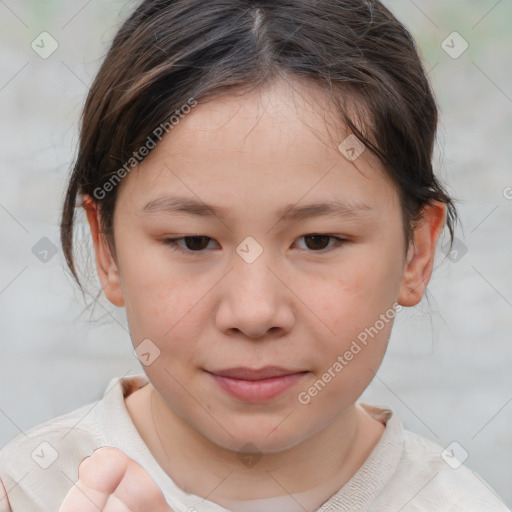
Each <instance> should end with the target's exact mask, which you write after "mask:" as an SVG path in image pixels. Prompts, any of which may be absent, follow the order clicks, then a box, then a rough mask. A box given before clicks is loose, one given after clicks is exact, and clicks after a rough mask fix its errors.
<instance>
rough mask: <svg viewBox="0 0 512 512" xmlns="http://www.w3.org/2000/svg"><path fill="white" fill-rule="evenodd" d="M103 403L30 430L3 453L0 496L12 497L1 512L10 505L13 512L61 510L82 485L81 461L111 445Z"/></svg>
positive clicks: (12, 442)
mask: <svg viewBox="0 0 512 512" xmlns="http://www.w3.org/2000/svg"><path fill="white" fill-rule="evenodd" d="M99 402H100V401H97V402H94V403H91V404H88V405H85V406H83V407H80V408H79V409H76V410H74V411H72V412H69V413H67V414H64V415H62V416H58V417H56V418H53V419H51V420H48V421H45V422H43V423H40V424H39V425H36V426H34V427H32V428H29V429H27V430H26V431H24V432H23V433H21V434H19V435H17V436H16V437H15V438H14V439H12V440H11V441H9V442H8V443H7V444H6V445H5V446H4V447H3V448H2V449H1V450H0V496H1V493H2V491H3V492H4V494H6V495H7V496H8V498H7V499H6V498H5V497H4V499H3V500H2V501H1V502H0V512H4V511H9V508H8V504H9V503H10V507H11V508H12V510H13V511H14V512H17V511H18V510H19V511H23V510H31V512H37V511H43V510H44V511H47V510H58V508H59V505H60V504H61V503H62V501H63V499H64V497H65V495H66V494H67V492H68V491H69V489H71V487H72V486H73V485H74V483H75V482H76V481H77V480H78V466H79V465H80V462H81V461H82V460H83V459H84V458H86V457H88V456H89V455H91V453H92V452H93V451H94V450H95V449H96V448H99V447H100V446H104V445H107V444H108V436H107V435H106V433H105V432H104V429H102V425H101V421H99V420H100V418H98V414H96V412H97V411H96V410H95V409H96V406H97V405H98V403H99ZM2 484H3V488H4V489H2ZM2 507H4V508H2ZM5 507H7V508H5Z"/></svg>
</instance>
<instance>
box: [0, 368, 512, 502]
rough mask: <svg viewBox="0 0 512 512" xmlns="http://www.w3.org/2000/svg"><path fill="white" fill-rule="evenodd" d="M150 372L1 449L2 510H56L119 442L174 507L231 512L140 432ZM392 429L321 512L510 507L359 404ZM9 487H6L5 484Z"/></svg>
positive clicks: (392, 420)
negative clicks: (205, 495) (83, 469)
mask: <svg viewBox="0 0 512 512" xmlns="http://www.w3.org/2000/svg"><path fill="white" fill-rule="evenodd" d="M147 382H148V381H147V378H146V376H144V375H137V376H133V377H126V378H116V379H113V380H112V381H111V382H110V384H109V385H108V387H107V389H106V391H105V393H104V396H103V398H102V399H101V400H98V401H97V402H94V403H92V404H89V405H86V406H84V407H81V408H79V409H77V410H75V411H73V412H70V413H68V414H65V415H63V416H59V417H57V418H54V419H51V420H49V421H46V422H44V423H41V424H40V425H37V426H35V427H32V428H31V429H29V430H27V431H25V432H24V433H22V434H20V435H18V436H17V437H16V438H14V439H13V440H12V441H10V442H9V443H7V444H6V445H5V446H4V448H3V449H2V450H1V451H0V512H57V510H58V509H59V506H60V504H61V503H62V501H63V500H64V498H65V496H66V494H67V493H68V491H69V490H70V489H71V488H72V487H73V485H74V483H75V482H76V481H77V479H78V466H79V465H80V462H81V461H82V460H83V459H84V458H85V457H88V456H89V455H90V454H91V453H92V452H93V451H94V450H95V449H96V448H99V447H101V446H115V447H117V448H119V449H121V450H122V451H123V452H125V453H126V454H127V455H128V456H129V457H131V458H132V459H134V460H136V461H137V462H139V463H140V464H141V465H142V466H143V467H144V468H145V469H146V470H147V471H148V473H149V474H150V475H151V476H152V478H153V479H154V480H155V482H156V483H157V484H158V486H159V487H160V489H162V492H163V493H164V496H165V498H166V500H167V502H168V503H169V506H170V507H171V508H172V509H173V510H174V511H175V512H230V511H228V510H227V509H226V508H224V507H221V506H220V505H218V504H216V503H213V502H211V501H208V500H204V499H202V498H201V497H199V496H195V495H191V494H187V493H185V492H184V491H183V490H181V489H180V488H179V487H178V486H177V485H176V484H175V483H174V482H173V480H172V479H171V478H170V477H169V476H168V475H167V474H166V473H165V472H164V471H163V469H162V468H161V467H160V466H159V464H158V463H157V462H156V460H155V459H154V457H153V456H152V454H151V452H150V451H149V449H148V448H147V446H146V445H145V443H144V441H143V440H142V438H141V437H140V435H139V433H138V432H137V430H136V428H135V426H134V424H133V422H132V420H131V417H130V415H129V414H128V411H127V409H126V406H125V402H124V398H125V397H126V396H128V395H129V394H130V393H132V392H133V391H135V390H136V389H139V388H140V387H142V386H144V385H145V384H147ZM360 405H361V406H362V407H364V409H365V410H366V411H368V412H369V413H370V414H371V415H372V416H373V417H374V418H376V419H377V420H379V421H381V422H382V423H383V424H384V425H385V426H386V429H385V431H384V433H383V435H382V437H381V439H380V440H379V442H378V444H377V445H376V446H375V448H374V449H373V451H372V452H371V454H370V455H369V457H368V458H367V459H366V461H365V462H364V464H363V465H362V466H361V468H360V469H359V470H358V471H357V473H356V474H355V475H354V476H353V477H352V478H351V479H350V481H349V482H347V483H346V484H345V485H344V486H343V487H342V488H341V489H340V490H339V491H338V492H337V493H336V494H334V495H333V496H332V497H331V498H330V499H329V500H327V501H326V502H325V503H324V504H323V505H322V506H321V507H320V508H318V509H317V510H316V512H334V511H338V512H363V511H364V512H385V511H392V512H398V511H400V512H427V511H428V512H433V511H443V512H473V511H475V512H476V511H478V512H509V511H508V508H507V507H506V506H505V505H504V504H503V502H502V501H501V500H500V499H499V498H498V497H497V496H496V495H495V494H494V492H493V491H492V490H491V489H490V488H489V487H488V486H487V484H485V483H484V482H483V481H482V480H481V479H480V477H479V476H477V475H476V474H475V473H473V472H472V471H470V470H469V469H468V468H467V467H465V466H464V465H460V463H459V462H458V461H457V460H456V459H454V458H453V457H452V456H451V454H450V453H448V456H447V453H446V452H445V453H444V455H443V457H442V456H441V454H442V452H443V448H442V447H441V446H439V445H437V444H436V443H434V442H432V441H430V440H428V439H426V438H423V437H421V436H419V435H417V434H414V433H412V432H409V431H407V430H405V429H404V428H403V426H402V423H401V422H400V420H399V419H398V417H397V416H396V414H395V413H394V412H393V411H392V410H390V409H389V408H383V407H376V406H372V405H368V404H364V403H361V402H360ZM2 484H3V485H2ZM294 498H295V499H292V497H290V496H282V497H277V498H272V499H268V500H265V499H262V500H254V501H248V502H243V503H241V504H240V507H239V508H238V507H237V509H236V512H298V511H300V512H303V511H304V509H303V508H301V507H300V495H294Z"/></svg>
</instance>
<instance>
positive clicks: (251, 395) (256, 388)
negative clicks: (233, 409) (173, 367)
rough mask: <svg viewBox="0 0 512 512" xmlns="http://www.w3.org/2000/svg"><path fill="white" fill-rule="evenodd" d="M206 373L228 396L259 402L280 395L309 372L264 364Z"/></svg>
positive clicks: (253, 402)
mask: <svg viewBox="0 0 512 512" xmlns="http://www.w3.org/2000/svg"><path fill="white" fill-rule="evenodd" d="M206 373H208V374H209V375H210V376H211V377H212V379H213V380H214V382H215V383H216V384H217V385H218V386H219V387H220V389H222V390H223V391H224V392H226V393H228V394H229V395H230V396H232V397H235V398H237V399H238V400H241V401H244V402H248V403H252V404H260V403H264V402H268V401H269V400H272V399H273V398H276V397H278V396H279V395H282V394H283V393H284V392H285V391H287V390H289V389H290V388H291V387H293V386H295V385H296V384H297V383H298V382H299V381H300V380H301V379H302V378H303V377H304V375H306V374H307V373H309V372H308V371H306V370H294V369H287V368H282V367H279V366H266V367H264V368H260V369H253V368H246V367H239V368H229V369H225V370H218V371H217V370H216V371H207V372H206Z"/></svg>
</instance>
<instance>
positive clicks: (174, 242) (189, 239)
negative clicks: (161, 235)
mask: <svg viewBox="0 0 512 512" xmlns="http://www.w3.org/2000/svg"><path fill="white" fill-rule="evenodd" d="M181 240H183V241H185V246H186V248H185V249H184V248H183V247H182V246H181V245H179V244H178V242H179V241H181ZM208 240H212V239H211V238H209V237H207V236H200V235H198V236H183V237H181V238H166V239H165V240H162V241H161V243H162V244H164V245H168V246H171V248H172V249H176V250H178V251H182V252H192V253H194V252H202V251H203V250H204V249H205V248H206V246H207V245H208ZM205 241H206V245H205Z"/></svg>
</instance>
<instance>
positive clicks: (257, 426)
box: [198, 414, 311, 454]
mask: <svg viewBox="0 0 512 512" xmlns="http://www.w3.org/2000/svg"><path fill="white" fill-rule="evenodd" d="M290 416H291V415H290ZM283 418H286V414H283V415H281V416H280V418H279V419H275V418H272V420H269V419H268V418H260V419H256V418H255V417H254V416H248V417H246V418H244V419H237V421H236V422H233V421H232V420H231V421H225V422H222V421H221V420H220V418H219V423H221V424H222V425H223V426H224V427H225V430H224V429H222V428H215V431H211V430H210V431H208V432H207V431H205V430H204V427H205V424H204V423H203V424H202V425H201V427H202V428H199V429H198V431H199V433H200V434H201V435H202V436H203V437H206V438H207V439H208V440H209V441H210V442H212V443H214V444H216V445H217V446H220V447H222V448H224V449H226V450H230V451H233V452H246V451H247V452H249V451H254V452H257V453H261V454H265V453H268V454H271V453H280V452H283V451H286V450H289V449H291V448H293V447H294V446H296V445H298V444H300V443H301V442H302V441H304V440H305V439H307V438H308V437H309V435H311V433H309V432H305V431H304V432H301V431H299V430H298V429H297V425H296V422H294V423H293V424H292V423H291V422H289V423H288V424H287V425H286V426H285V425H284V423H286V421H287V420H284V421H283ZM216 425H217V424H216ZM217 427H218V425H217ZM226 431H227V432H226ZM228 432H229V434H228ZM230 434H231V435H230Z"/></svg>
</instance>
